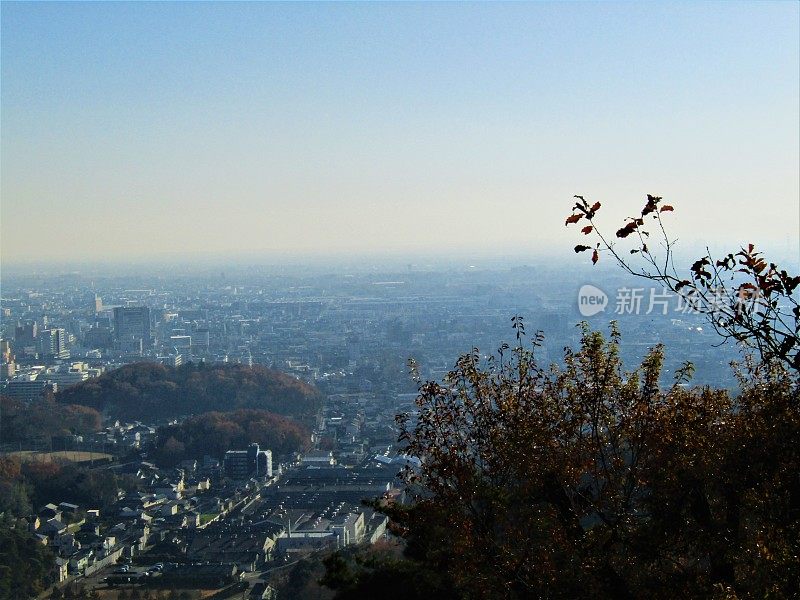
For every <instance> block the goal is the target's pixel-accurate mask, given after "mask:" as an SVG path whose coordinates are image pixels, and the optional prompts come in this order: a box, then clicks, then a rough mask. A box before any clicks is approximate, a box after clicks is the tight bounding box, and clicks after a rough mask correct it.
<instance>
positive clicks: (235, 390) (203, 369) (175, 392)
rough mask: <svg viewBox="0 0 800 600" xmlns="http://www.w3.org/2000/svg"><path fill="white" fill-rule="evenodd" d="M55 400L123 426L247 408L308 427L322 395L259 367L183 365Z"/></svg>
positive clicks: (121, 377) (128, 370)
mask: <svg viewBox="0 0 800 600" xmlns="http://www.w3.org/2000/svg"><path fill="white" fill-rule="evenodd" d="M56 400H57V401H58V402H59V403H64V404H80V405H83V406H89V407H91V408H94V409H96V410H98V411H100V412H102V413H103V414H104V415H106V416H108V417H110V418H116V419H124V420H129V421H130V420H138V421H153V420H156V419H167V418H174V417H179V416H183V415H193V414H195V415H196V414H200V413H205V412H210V411H222V412H224V411H233V410H238V409H245V408H250V409H260V410H267V411H270V412H273V413H277V414H279V415H284V416H290V417H294V418H296V419H298V420H300V421H302V422H305V423H309V422H311V421H312V420H313V419H314V416H315V415H316V412H317V410H318V409H319V407H320V406H321V404H322V394H321V393H320V392H319V390H317V388H315V387H314V386H312V385H309V384H307V383H305V382H303V381H300V380H298V379H296V378H294V377H292V376H290V375H287V374H285V373H281V372H279V371H275V370H273V369H268V368H266V367H263V366H253V367H247V366H244V365H238V364H207V363H196V364H195V363H188V364H185V365H181V366H179V367H168V366H165V365H161V364H157V363H150V362H141V363H134V364H130V365H125V366H124V367H121V368H119V369H115V370H113V371H110V372H108V373H105V374H103V375H101V376H100V377H98V378H95V379H90V380H88V381H84V382H82V383H79V384H77V385H74V386H70V387H69V388H66V389H65V390H63V391H61V392H59V393H58V394H56Z"/></svg>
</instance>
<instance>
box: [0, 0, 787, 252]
mask: <svg viewBox="0 0 800 600" xmlns="http://www.w3.org/2000/svg"><path fill="white" fill-rule="evenodd" d="M798 7H800V4H798V3H797V2H778V3H769V2H758V3H734V2H724V3H712V2H703V3H689V2H679V3H666V2H664V3H625V4H614V3H601V2H598V3H577V2H569V3H567V2H564V3H514V4H500V3H483V4H472V3H436V4H427V3H400V4H392V3H356V4H349V3H320V4H316V3H286V4H284V3H227V2H224V3H188V2H187V3H130V4H128V3H99V2H98V3H72V2H69V3H66V2H65V3H38V2H37V3H19V2H5V1H4V2H2V8H1V10H2V55H1V56H0V63H1V66H2V81H1V86H2V87H1V92H0V93H1V101H0V116H1V123H0V126H1V129H0V152H1V154H0V176H1V179H0V237H1V240H0V253H1V256H2V262H3V264H4V265H18V264H25V263H29V262H35V261H57V262H60V263H70V262H71V261H92V260H98V261H122V262H125V261H139V260H150V259H161V258H164V259H168V258H170V257H172V258H184V259H189V260H198V261H201V260H203V259H209V258H212V257H216V258H218V257H221V256H225V257H234V258H235V257H237V256H241V257H250V258H252V257H259V256H326V257H331V256H338V255H367V256H369V255H374V254H381V253H386V254H395V255H406V254H407V255H414V254H417V253H437V252H438V253H448V252H475V253H481V252H487V253H492V252H521V253H526V252H530V253H537V252H538V253H541V252H550V253H553V252H556V253H558V252H560V251H562V248H563V252H564V253H565V254H569V253H571V248H572V246H573V245H574V244H575V243H577V242H578V241H581V240H577V239H576V237H575V233H576V232H575V231H573V230H571V229H570V230H568V229H566V228H565V227H564V218H565V217H566V215H567V214H568V213H569V212H570V208H571V199H572V196H573V194H582V195H584V196H586V197H587V198H589V199H591V200H593V201H594V200H598V201H601V202H602V203H603V205H604V207H605V208H604V211H606V212H607V214H605V217H606V221H607V222H608V224H609V225H608V228H609V229H611V228H614V229H616V225H617V219H620V218H622V217H624V216H626V215H629V214H632V213H633V212H634V211H637V210H638V209H639V208H640V207H641V205H642V203H643V199H644V197H645V195H646V194H648V193H650V194H655V195H660V196H663V197H664V198H665V201H666V202H668V203H669V204H671V205H673V206H674V207H675V212H674V213H673V214H671V215H670V219H671V221H670V223H669V227H670V232H671V233H674V235H675V236H676V237H679V238H680V239H681V240H684V241H685V242H686V243H687V244H693V243H697V242H701V243H702V242H709V243H726V244H729V245H731V246H735V245H737V244H741V243H744V242H749V241H752V242H755V243H757V244H760V245H762V246H765V247H767V248H772V249H777V250H779V251H784V250H787V249H794V248H796V247H797V240H798V237H800V234H799V233H798V231H799V228H800V215H799V214H798V211H800V208H799V206H800V118H799V113H800V60H799V58H798V57H799V56H800V12H799V8H798ZM794 251H795V252H796V250H794Z"/></svg>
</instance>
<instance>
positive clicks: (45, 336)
mask: <svg viewBox="0 0 800 600" xmlns="http://www.w3.org/2000/svg"><path fill="white" fill-rule="evenodd" d="M67 338H68V334H67V331H66V330H65V329H61V328H54V329H43V330H41V331H40V332H39V336H38V343H39V352H41V354H42V355H43V356H45V357H47V358H59V359H64V358H69V344H68V342H67Z"/></svg>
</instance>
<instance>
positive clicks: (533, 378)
mask: <svg viewBox="0 0 800 600" xmlns="http://www.w3.org/2000/svg"><path fill="white" fill-rule="evenodd" d="M514 326H515V327H516V329H517V332H518V336H517V340H518V345H517V346H516V347H514V348H508V347H503V348H501V349H500V351H499V353H498V354H497V355H496V356H494V357H493V358H492V359H490V360H489V362H488V363H483V362H482V360H481V355H480V354H479V353H478V351H477V350H474V351H473V352H471V353H468V354H466V355H464V356H462V357H461V358H460V359H459V360H458V362H457V364H456V366H455V368H454V369H453V370H452V371H451V372H450V373H449V374H448V376H447V377H446V378H445V380H444V381H443V382H441V383H437V382H421V383H420V393H419V397H418V399H417V408H418V414H416V415H401V416H400V417H399V421H400V425H401V428H402V432H403V433H402V436H401V441H402V442H403V443H404V444H405V445H406V451H407V452H409V453H410V454H412V455H415V456H418V457H419V458H420V459H421V460H422V468H421V470H420V471H419V472H416V471H409V472H408V473H407V477H408V483H409V486H410V487H409V491H410V492H412V493H413V494H414V495H415V499H416V504H415V505H414V506H413V508H411V509H403V508H399V507H395V508H390V509H389V513H390V514H391V515H392V517H393V519H394V527H395V529H396V531H397V532H398V533H400V534H401V535H403V536H404V537H406V538H407V539H408V540H409V548H410V557H412V558H415V559H416V560H418V561H420V564H423V565H431V568H434V569H440V570H442V571H444V572H446V573H447V574H448V575H449V577H451V578H452V581H453V582H454V585H455V586H456V589H457V590H459V593H458V595H459V596H461V597H476V598H477V597H481V598H491V597H516V598H539V597H556V598H638V597H643V596H645V595H648V596H653V597H662V598H675V597H712V596H715V595H719V596H720V597H724V596H725V595H728V596H731V597H732V596H734V595H737V596H738V597H765V596H770V597H793V595H794V594H797V593H798V592H800V589H798V587H797V585H798V582H799V581H800V559H798V556H799V555H800V480H799V479H798V472H800V469H798V466H800V412H798V409H797V406H798V403H797V395H798V392H797V389H798V388H797V381H796V379H792V377H791V376H790V375H789V374H787V373H786V372H785V371H780V370H769V369H766V370H765V369H763V368H762V367H761V366H759V365H752V364H751V365H745V366H743V367H742V369H741V370H740V373H739V374H740V378H741V379H740V381H741V392H740V393H739V395H738V396H735V397H734V396H732V395H730V394H728V393H727V392H725V391H721V390H713V389H709V388H702V387H701V388H689V387H687V386H686V385H684V384H685V383H686V381H687V380H688V377H689V374H690V368H689V367H688V366H687V367H685V368H684V369H682V370H681V371H680V372H679V373H678V374H677V378H676V380H675V382H674V383H673V384H672V385H671V386H669V387H667V388H666V389H663V388H662V387H661V386H660V385H659V380H660V378H661V367H662V362H663V356H664V349H663V348H661V347H655V348H653V349H652V350H651V352H650V353H649V354H648V355H647V356H646V357H645V359H644V361H643V362H642V364H641V365H640V366H639V367H638V368H637V369H635V370H633V371H631V372H627V371H625V369H624V367H623V365H622V363H621V361H620V358H619V342H620V334H619V332H618V331H617V330H616V328H615V326H614V325H613V324H612V328H611V335H610V339H605V338H604V336H603V335H601V334H600V333H599V332H595V331H590V330H589V329H588V328H587V327H585V326H584V329H583V331H582V340H581V344H580V347H579V348H578V349H577V350H575V351H571V350H568V351H567V352H566V355H565V357H564V364H563V366H562V367H558V368H556V367H552V368H545V367H543V366H541V365H539V364H538V362H537V361H536V357H535V349H536V346H537V339H534V341H533V344H532V345H531V346H530V347H528V346H526V345H525V344H524V343H523V341H524V335H523V332H524V330H522V329H521V328H522V323H521V321H519V320H518V319H515V321H514Z"/></svg>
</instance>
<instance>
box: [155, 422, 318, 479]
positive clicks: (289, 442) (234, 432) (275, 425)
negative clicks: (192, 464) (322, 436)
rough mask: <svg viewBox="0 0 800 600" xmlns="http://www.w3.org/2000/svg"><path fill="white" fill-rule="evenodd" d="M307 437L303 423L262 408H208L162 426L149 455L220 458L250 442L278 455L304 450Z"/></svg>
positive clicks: (166, 461) (170, 460) (164, 459)
mask: <svg viewBox="0 0 800 600" xmlns="http://www.w3.org/2000/svg"><path fill="white" fill-rule="evenodd" d="M310 441H311V432H310V431H309V430H308V428H307V427H306V426H305V425H303V424H302V423H299V422H298V421H295V420H292V419H290V418H288V417H284V416H281V415H276V414H274V413H270V412H267V411H264V410H253V409H241V410H236V411H232V412H226V413H220V412H210V413H205V414H202V415H198V416H195V417H190V418H189V419H187V420H185V421H184V422H182V423H181V424H179V425H172V426H169V427H162V428H161V429H160V430H159V435H158V441H157V444H156V449H155V450H154V452H153V457H154V459H155V460H156V461H157V462H159V463H160V464H163V465H167V466H172V465H175V464H177V463H178V462H180V461H181V460H183V459H185V458H200V457H202V456H204V455H206V454H207V455H209V456H213V457H216V458H221V457H222V456H223V454H224V453H225V452H226V451H227V450H244V449H245V448H246V447H247V445H248V444H250V443H252V442H255V443H257V444H259V446H261V447H262V448H263V449H265V450H266V449H270V450H272V452H273V454H275V455H276V456H281V455H288V454H291V453H293V452H300V451H303V450H306V449H307V448H308V447H309V445H310Z"/></svg>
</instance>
